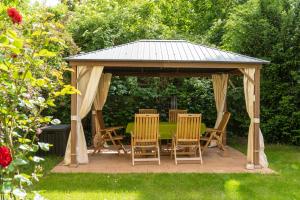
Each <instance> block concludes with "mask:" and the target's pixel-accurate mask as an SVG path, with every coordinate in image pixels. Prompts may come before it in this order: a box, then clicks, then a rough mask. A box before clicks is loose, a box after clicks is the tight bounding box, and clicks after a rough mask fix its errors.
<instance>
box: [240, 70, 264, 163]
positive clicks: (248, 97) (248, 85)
mask: <svg viewBox="0 0 300 200" xmlns="http://www.w3.org/2000/svg"><path fill="white" fill-rule="evenodd" d="M244 73H245V75H244V93H245V101H246V108H247V112H248V115H249V117H250V126H249V133H248V148H247V162H248V164H250V165H253V163H254V158H253V152H254V145H253V144H254V141H253V135H254V123H255V120H254V101H255V94H254V83H253V80H254V76H255V69H254V68H250V69H249V68H247V69H244ZM249 78H250V79H252V81H251V80H249ZM259 141H260V142H259V143H260V144H259V147H260V149H259V158H260V159H259V164H260V165H261V166H262V167H268V160H267V156H266V154H265V152H264V148H265V147H264V138H263V135H262V132H261V130H260V129H259ZM253 167H254V166H249V168H253Z"/></svg>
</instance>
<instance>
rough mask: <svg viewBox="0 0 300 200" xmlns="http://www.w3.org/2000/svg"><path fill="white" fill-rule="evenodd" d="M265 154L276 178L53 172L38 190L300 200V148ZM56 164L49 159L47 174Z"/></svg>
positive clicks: (67, 195)
mask: <svg viewBox="0 0 300 200" xmlns="http://www.w3.org/2000/svg"><path fill="white" fill-rule="evenodd" d="M236 147H237V148H238V149H240V150H242V151H244V150H245V148H243V146H242V145H238V146H236ZM266 152H267V155H268V158H269V162H270V167H271V168H272V169H274V170H276V171H277V172H278V173H277V174H271V175H262V174H196V173H190V174H114V175H109V174H92V173H78V174H55V173H50V174H47V175H46V176H45V177H44V178H43V179H42V180H41V182H39V183H38V184H37V185H36V186H35V188H34V189H35V190H45V191H44V192H42V194H43V195H44V196H45V197H46V198H48V199H51V200H56V199H57V200H68V199H70V200H71V199H72V200H77V199H78V200H85V199H87V200H92V199H97V200H98V199H107V200H108V199H143V200H144V199H185V200H188V199H214V200H215V199H272V200H273V199H274V200H276V199H284V200H288V199H300V189H299V187H300V148H299V147H295V146H287V145H268V146H267V147H266ZM53 160H54V161H53ZM55 162H57V158H51V159H49V161H48V162H47V169H50V167H52V166H53V165H54V163H55Z"/></svg>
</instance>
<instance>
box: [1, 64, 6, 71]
mask: <svg viewBox="0 0 300 200" xmlns="http://www.w3.org/2000/svg"><path fill="white" fill-rule="evenodd" d="M0 70H3V71H6V72H7V71H8V67H7V66H6V65H4V64H0Z"/></svg>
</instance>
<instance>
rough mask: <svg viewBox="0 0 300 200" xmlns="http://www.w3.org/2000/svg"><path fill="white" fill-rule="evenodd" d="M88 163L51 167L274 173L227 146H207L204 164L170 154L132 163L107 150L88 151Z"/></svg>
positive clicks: (93, 170) (72, 170)
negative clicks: (248, 162) (252, 164)
mask: <svg viewBox="0 0 300 200" xmlns="http://www.w3.org/2000/svg"><path fill="white" fill-rule="evenodd" d="M89 159H90V160H89V164H83V165H79V166H78V167H68V166H64V165H63V162H61V163H59V164H58V165H57V166H55V167H54V168H53V169H52V172H55V173H82V172H84V173H192V172H194V173H274V171H273V170H271V169H269V168H264V169H254V170H247V169H246V168H245V166H246V156H245V155H244V154H242V153H241V152H239V151H238V150H236V149H234V148H231V147H227V153H226V156H224V154H223V153H222V152H220V151H219V150H218V149H217V148H208V150H207V151H206V152H205V153H204V155H203V164H202V165H201V164H199V162H198V163H196V162H182V163H179V164H178V165H175V163H174V160H171V158H170V156H167V155H166V156H161V165H158V164H157V162H156V163H152V162H143V163H140V162H139V163H137V164H136V165H135V166H132V164H131V156H130V154H127V155H125V154H121V155H120V156H118V155H116V154H113V152H112V151H110V150H107V151H106V152H104V153H101V154H95V155H91V154H89Z"/></svg>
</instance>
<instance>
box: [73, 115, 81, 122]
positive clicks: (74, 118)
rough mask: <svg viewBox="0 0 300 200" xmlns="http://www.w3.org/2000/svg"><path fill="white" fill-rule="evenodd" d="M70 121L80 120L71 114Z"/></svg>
mask: <svg viewBox="0 0 300 200" xmlns="http://www.w3.org/2000/svg"><path fill="white" fill-rule="evenodd" d="M71 121H79V122H80V121H81V119H80V117H79V116H77V115H71Z"/></svg>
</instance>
